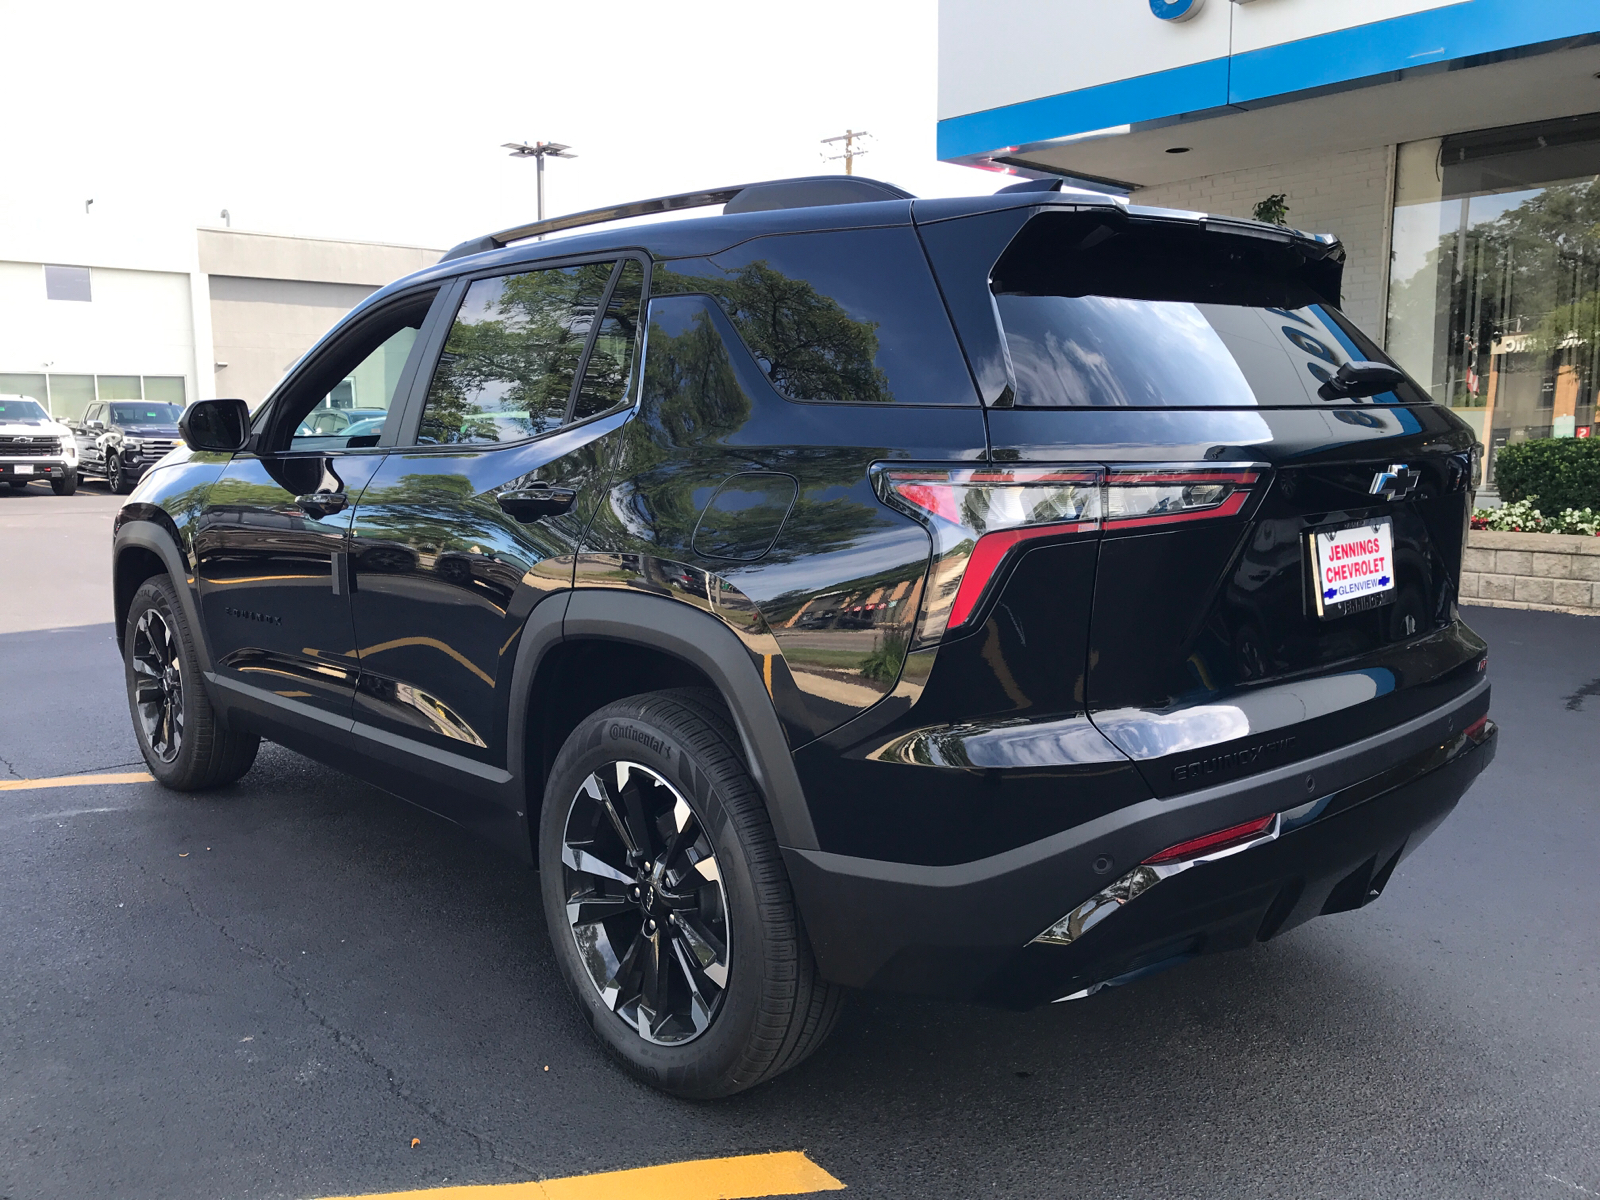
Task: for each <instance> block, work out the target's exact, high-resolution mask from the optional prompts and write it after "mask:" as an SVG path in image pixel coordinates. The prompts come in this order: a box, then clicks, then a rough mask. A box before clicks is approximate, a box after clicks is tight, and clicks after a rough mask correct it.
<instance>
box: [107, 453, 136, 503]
mask: <svg viewBox="0 0 1600 1200" xmlns="http://www.w3.org/2000/svg"><path fill="white" fill-rule="evenodd" d="M106 482H107V483H109V484H110V485H111V490H112V491H113V492H115V493H116V494H117V495H119V496H126V495H127V494H128V493H129V492H131V491H133V485H134V484H135V483H137V482H138V481H137V480H136V479H134V478H133V476H132V475H131V474H129V473H128V470H127V468H126V467H124V466H123V465H122V455H120V454H113V455H111V456H110V458H108V459H107V460H106Z"/></svg>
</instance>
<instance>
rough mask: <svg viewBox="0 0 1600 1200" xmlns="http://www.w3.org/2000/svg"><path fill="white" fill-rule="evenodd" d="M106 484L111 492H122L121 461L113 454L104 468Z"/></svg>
mask: <svg viewBox="0 0 1600 1200" xmlns="http://www.w3.org/2000/svg"><path fill="white" fill-rule="evenodd" d="M106 483H108V484H109V485H110V486H111V490H112V491H113V492H120V491H121V490H122V460H121V459H120V458H118V457H117V456H116V455H114V454H113V455H112V456H111V461H110V464H109V465H108V466H107V467H106Z"/></svg>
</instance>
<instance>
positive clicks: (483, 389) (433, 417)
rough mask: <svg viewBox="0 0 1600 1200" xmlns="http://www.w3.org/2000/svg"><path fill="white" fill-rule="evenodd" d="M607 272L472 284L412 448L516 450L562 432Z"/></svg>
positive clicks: (596, 268) (592, 268) (592, 267)
mask: <svg viewBox="0 0 1600 1200" xmlns="http://www.w3.org/2000/svg"><path fill="white" fill-rule="evenodd" d="M614 266H615V263H614V262H597V263H583V264H581V265H578V266H572V267H554V268H550V269H547V270H543V271H528V272H525V273H523V274H518V275H500V276H496V277H494V278H492V279H479V280H477V281H475V282H474V283H473V284H472V286H471V287H469V288H468V289H467V294H466V297H465V298H464V299H463V300H462V301H461V308H460V311H458V312H457V313H456V319H455V323H454V324H453V325H452V326H451V328H450V333H449V336H448V337H447V338H446V339H445V345H444V351H443V353H442V354H441V355H440V356H439V365H438V366H437V367H436V368H435V370H434V373H433V379H432V381H431V382H430V383H429V385H428V398H427V401H426V403H425V404H424V406H423V410H422V423H421V426H420V428H419V429H418V431H417V440H418V441H419V442H422V443H424V444H436V445H460V444H480V443H487V444H497V443H504V442H517V441H522V440H523V439H525V438H530V437H536V436H538V435H539V434H542V433H548V432H549V431H550V430H552V429H557V428H559V427H560V426H561V425H562V424H564V423H565V422H566V420H567V411H568V407H569V405H570V403H571V400H572V392H573V385H574V383H575V381H576V377H577V372H578V365H579V362H580V360H581V359H582V357H583V349H584V344H585V343H586V342H587V340H588V337H589V332H590V328H591V326H592V325H593V323H594V319H595V315H596V313H597V312H598V310H599V308H600V302H601V298H602V297H603V295H604V294H605V288H606V283H607V282H608V280H609V279H610V277H611V273H612V268H613V267H614ZM635 313H637V309H635ZM606 316H607V319H608V320H609V318H610V312H609V310H608V312H607V314H606ZM596 370H597V372H600V371H601V370H602V368H601V366H599V365H597V368H596ZM597 378H598V377H597ZM596 387H597V388H599V387H600V383H599V382H598V381H597V383H596Z"/></svg>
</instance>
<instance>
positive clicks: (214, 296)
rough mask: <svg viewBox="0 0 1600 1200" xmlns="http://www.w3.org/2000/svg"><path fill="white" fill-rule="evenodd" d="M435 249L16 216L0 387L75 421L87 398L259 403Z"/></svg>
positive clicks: (0, 233) (2, 236) (1, 283)
mask: <svg viewBox="0 0 1600 1200" xmlns="http://www.w3.org/2000/svg"><path fill="white" fill-rule="evenodd" d="M440 253H441V252H440V251H438V250H429V249H423V248H421V247H416V246H392V245H382V244H377V243H371V242H351V241H336V240H330V239H325V238H305V237H284V236H279V235H275V234H264V233H249V232H245V231H243V230H237V229H226V228H224V229H198V230H197V229H195V228H194V227H193V226H190V227H187V228H169V229H156V228H151V227H150V226H148V225H143V224H141V225H133V224H123V223H119V222H117V221H115V220H114V219H113V220H108V219H105V218H103V217H101V216H99V215H95V216H90V215H88V214H83V215H81V216H74V217H73V218H72V219H70V220H66V221H58V222H54V223H51V222H39V223H33V224H26V225H25V224H23V223H20V222H18V223H14V224H12V225H11V226H10V227H8V228H6V229H5V230H0V395H23V396H30V397H32V398H34V399H36V400H38V401H39V402H40V403H41V404H43V405H44V406H45V407H46V408H47V409H48V410H49V412H50V413H51V414H52V415H53V416H56V417H64V418H69V419H70V418H76V417H80V416H82V415H83V412H84V410H85V409H86V408H87V407H88V406H89V404H90V403H91V402H93V401H95V400H147V401H160V402H165V403H172V404H186V403H189V402H191V401H194V400H198V399H204V398H208V397H212V396H238V397H240V398H242V399H244V400H246V401H247V402H249V403H250V404H251V405H252V406H254V405H256V404H259V403H260V402H261V401H262V400H264V399H265V398H266V396H267V394H268V393H269V392H270V391H271V390H272V388H273V386H274V385H275V384H276V383H277V382H278V380H279V379H280V378H282V376H283V373H284V371H285V370H287V369H288V368H289V367H290V366H291V365H292V364H293V363H294V362H295V361H296V360H297V359H298V358H299V357H300V356H301V355H302V354H304V353H305V352H306V351H307V350H308V349H310V348H311V346H312V344H313V343H315V342H316V340H317V339H318V338H319V337H320V336H321V335H322V334H323V333H324V332H326V331H327V329H328V328H329V326H331V325H332V324H333V323H334V322H335V321H337V320H338V319H339V318H340V317H342V316H343V315H344V314H345V313H347V312H349V311H350V309H352V308H353V307H355V305H356V304H357V303H359V302H360V301H361V299H362V298H363V297H365V296H368V295H370V294H371V293H372V292H374V291H376V290H377V289H378V288H379V287H382V286H383V285H384V284H386V283H390V282H392V281H393V280H395V279H398V278H400V277H401V276H402V275H408V274H410V273H411V272H413V271H417V270H420V269H421V268H423V267H425V266H429V265H431V264H433V263H435V262H437V261H438V260H439V255H440ZM358 386H359V381H358V380H352V381H350V387H349V388H347V389H345V391H344V393H342V394H343V395H344V398H345V400H346V402H347V403H349V404H351V405H355V406H359V404H360V397H359V396H357V395H355V394H354V389H355V388H356V387H358Z"/></svg>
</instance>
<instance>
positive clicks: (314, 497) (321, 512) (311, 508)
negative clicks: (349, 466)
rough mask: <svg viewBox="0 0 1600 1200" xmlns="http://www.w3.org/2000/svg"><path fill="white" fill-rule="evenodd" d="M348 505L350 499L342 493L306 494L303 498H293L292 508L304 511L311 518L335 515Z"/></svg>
mask: <svg viewBox="0 0 1600 1200" xmlns="http://www.w3.org/2000/svg"><path fill="white" fill-rule="evenodd" d="M348 503H350V498H349V497H348V496H346V495H345V494H344V493H343V492H307V493H306V494H305V495H304V496H296V497H295V498H294V506H295V507H296V508H301V509H304V510H305V511H306V512H307V513H309V514H310V515H311V516H313V517H325V516H327V515H328V514H329V513H336V512H338V511H339V510H341V509H342V508H344V506H345V505H346V504H348Z"/></svg>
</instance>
